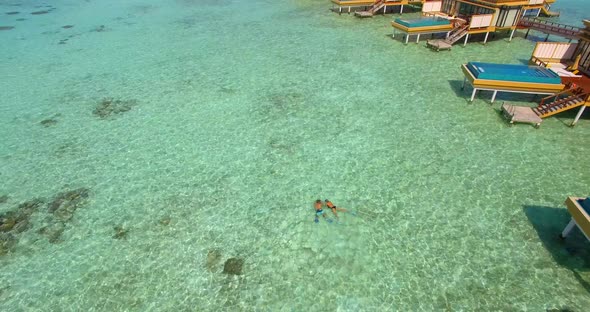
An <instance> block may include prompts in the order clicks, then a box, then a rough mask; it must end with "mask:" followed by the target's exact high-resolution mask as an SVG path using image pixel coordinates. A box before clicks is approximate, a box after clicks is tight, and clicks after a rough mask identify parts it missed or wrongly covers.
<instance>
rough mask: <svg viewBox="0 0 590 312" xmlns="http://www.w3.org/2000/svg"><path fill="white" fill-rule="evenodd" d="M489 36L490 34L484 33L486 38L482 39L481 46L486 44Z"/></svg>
mask: <svg viewBox="0 0 590 312" xmlns="http://www.w3.org/2000/svg"><path fill="white" fill-rule="evenodd" d="M489 35H490V32H489V31H488V32H487V33H486V37H485V38H484V39H483V44H486V42H488V36H489Z"/></svg>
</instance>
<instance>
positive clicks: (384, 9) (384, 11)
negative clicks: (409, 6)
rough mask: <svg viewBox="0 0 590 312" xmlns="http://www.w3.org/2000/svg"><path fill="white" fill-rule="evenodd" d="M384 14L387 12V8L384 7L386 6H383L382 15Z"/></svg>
mask: <svg viewBox="0 0 590 312" xmlns="http://www.w3.org/2000/svg"><path fill="white" fill-rule="evenodd" d="M386 12H387V6H386V5H384V6H383V14H385V13H386Z"/></svg>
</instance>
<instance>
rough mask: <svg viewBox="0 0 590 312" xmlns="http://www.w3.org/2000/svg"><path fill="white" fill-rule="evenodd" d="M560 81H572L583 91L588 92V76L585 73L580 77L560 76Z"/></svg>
mask: <svg viewBox="0 0 590 312" xmlns="http://www.w3.org/2000/svg"><path fill="white" fill-rule="evenodd" d="M578 75H582V74H578ZM561 82H562V83H563V84H568V83H570V82H573V83H575V84H576V85H578V87H580V88H582V89H584V93H590V77H588V76H586V75H582V77H561Z"/></svg>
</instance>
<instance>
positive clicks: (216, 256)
mask: <svg viewBox="0 0 590 312" xmlns="http://www.w3.org/2000/svg"><path fill="white" fill-rule="evenodd" d="M220 260H221V251H219V250H217V249H213V250H209V252H208V253H207V261H206V262H205V268H207V270H208V271H209V272H213V271H215V267H216V266H217V264H218V263H219V261H220Z"/></svg>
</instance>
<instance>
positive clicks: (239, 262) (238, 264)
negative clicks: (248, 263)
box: [223, 258, 244, 275]
mask: <svg viewBox="0 0 590 312" xmlns="http://www.w3.org/2000/svg"><path fill="white" fill-rule="evenodd" d="M243 266H244V259H241V258H229V259H227V260H226V261H225V264H224V265H223V273H225V274H229V275H241V274H242V267H243Z"/></svg>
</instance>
